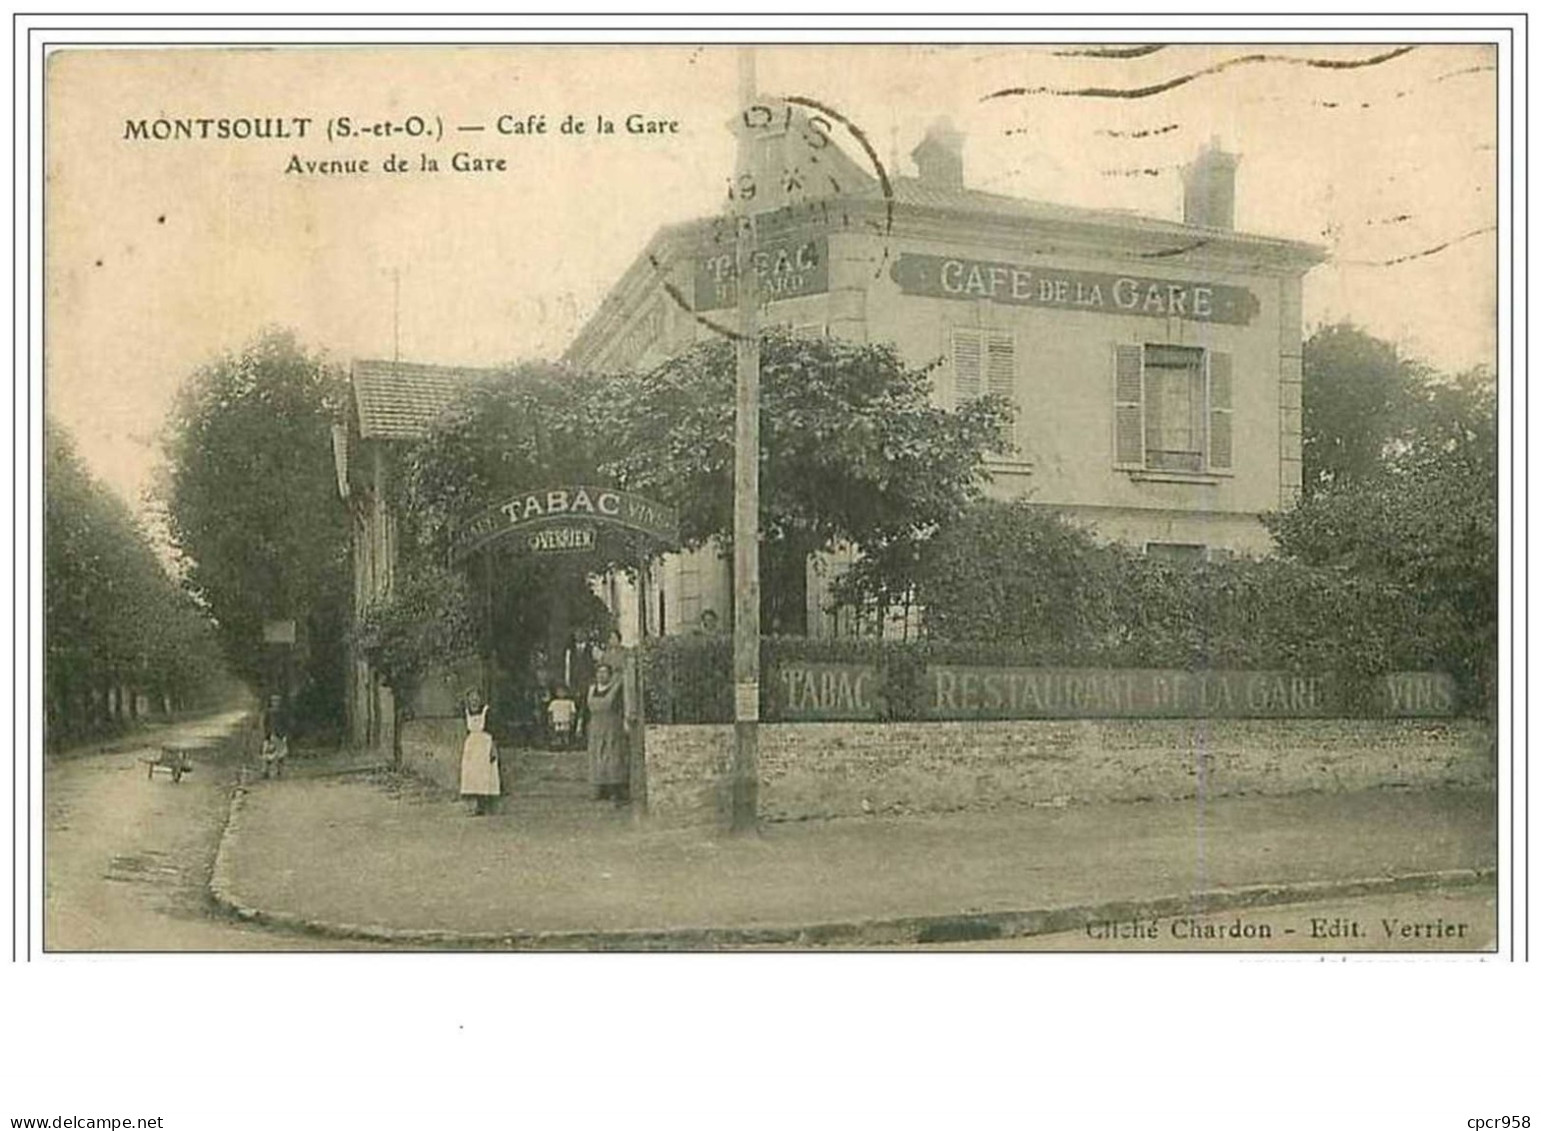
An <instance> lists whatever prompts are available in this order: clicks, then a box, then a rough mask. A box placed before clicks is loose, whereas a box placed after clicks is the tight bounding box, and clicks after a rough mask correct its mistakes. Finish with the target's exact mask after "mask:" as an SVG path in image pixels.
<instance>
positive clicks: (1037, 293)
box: [889, 253, 1259, 326]
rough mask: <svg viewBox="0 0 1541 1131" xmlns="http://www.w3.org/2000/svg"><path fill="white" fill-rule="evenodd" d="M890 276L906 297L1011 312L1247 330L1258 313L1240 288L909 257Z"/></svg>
mask: <svg viewBox="0 0 1541 1131" xmlns="http://www.w3.org/2000/svg"><path fill="white" fill-rule="evenodd" d="M889 273H890V274H891V275H892V276H893V280H894V282H896V283H898V284H899V290H900V291H901V292H903V293H904V294H907V295H925V296H927V297H929V298H951V299H960V300H964V301H975V300H978V299H982V298H983V299H990V300H992V301H994V302H1000V303H1006V304H1008V305H1015V306H1048V307H1055V308H1057V309H1061V310H1082V311H1088V312H1091V313H1095V314H1129V315H1139V316H1142V317H1147V318H1185V319H1187V320H1188V321H1190V322H1220V323H1225V324H1227V325H1232V326H1245V325H1246V324H1247V323H1249V322H1251V321H1252V319H1253V317H1255V316H1256V314H1257V312H1258V309H1259V307H1258V301H1257V296H1256V295H1254V294H1253V293H1252V292H1251V291H1249V290H1247V288H1245V287H1233V286H1229V285H1226V284H1223V283H1211V282H1206V281H1202V280H1193V279H1156V278H1151V277H1148V276H1144V275H1113V274H1106V273H1103V272H1097V271H1071V270H1068V269H1066V268H1063V267H1045V266H1040V265H1037V264H1034V265H1032V266H1028V265H1026V264H1021V263H998V262H993V261H990V260H984V259H962V258H956V257H948V256H942V255H911V254H908V253H906V254H904V255H901V256H899V258H898V259H897V260H895V261H894V265H893V267H892V268H890V271H889Z"/></svg>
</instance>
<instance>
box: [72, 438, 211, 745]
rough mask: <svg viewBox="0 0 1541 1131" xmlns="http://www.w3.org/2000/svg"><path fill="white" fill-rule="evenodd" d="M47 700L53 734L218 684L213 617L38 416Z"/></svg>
mask: <svg viewBox="0 0 1541 1131" xmlns="http://www.w3.org/2000/svg"><path fill="white" fill-rule="evenodd" d="M43 461H44V467H43V470H44V476H43V506H44V549H43V555H44V557H43V563H44V568H43V574H44V578H43V616H44V629H45V637H44V643H43V651H44V685H45V686H44V699H45V704H46V712H47V722H48V729H49V737H50V741H53V742H57V741H59V740H60V739H62V738H67V737H70V736H73V735H79V734H84V733H87V732H89V731H92V730H95V729H99V728H101V727H103V726H106V725H110V724H113V723H118V722H122V721H124V720H125V719H127V718H129V717H131V716H132V715H133V714H134V712H135V709H136V704H137V701H138V699H139V697H140V696H141V695H142V696H145V697H147V698H148V699H149V701H150V703H151V709H152V710H154V711H161V710H163V709H165V708H166V707H167V706H170V707H172V708H173V709H175V708H178V707H182V706H188V705H192V704H194V703H197V702H200V701H202V700H204V699H206V698H207V697H208V696H209V695H211V694H216V693H217V692H218V690H219V685H220V683H221V676H222V674H223V673H222V669H221V666H220V663H219V655H218V648H217V646H216V644H215V641H214V637H213V630H212V626H211V625H210V624H209V622H208V619H207V618H206V617H205V616H204V615H203V613H202V612H201V610H199V608H198V607H197V606H196V605H195V604H194V602H193V601H192V599H191V598H190V597H189V596H188V595H187V594H186V593H184V592H183V591H182V590H181V588H180V587H179V586H178V585H177V583H176V582H175V581H174V580H173V579H172V577H171V576H170V574H169V573H167V571H166V570H165V569H164V568H163V566H162V564H161V562H160V560H159V559H158V558H157V557H156V554H155V551H154V549H153V548H152V546H151V544H150V541H149V538H148V537H147V536H146V534H145V533H144V531H143V530H142V529H141V528H140V526H139V524H138V523H137V522H136V521H135V520H134V517H133V515H132V514H131V513H130V512H129V509H128V507H127V506H125V505H124V503H123V502H122V500H120V499H119V498H118V497H117V496H116V495H114V494H113V493H112V492H111V491H109V490H107V489H106V488H105V487H103V486H102V485H101V484H99V483H97V482H96V481H95V480H94V479H93V478H92V477H91V476H90V474H89V473H88V472H87V471H86V469H85V467H84V466H83V464H82V463H81V461H80V459H79V456H78V455H77V454H76V452H75V448H74V444H73V442H72V441H71V439H70V436H69V434H68V432H66V431H65V430H64V429H63V428H61V427H60V426H59V425H57V424H56V423H55V422H54V421H53V420H51V419H46V420H45V421H44V445H43Z"/></svg>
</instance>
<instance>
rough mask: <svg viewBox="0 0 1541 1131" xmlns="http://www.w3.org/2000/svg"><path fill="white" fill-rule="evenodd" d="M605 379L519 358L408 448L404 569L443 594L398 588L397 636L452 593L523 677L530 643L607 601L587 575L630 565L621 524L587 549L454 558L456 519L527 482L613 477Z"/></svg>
mask: <svg viewBox="0 0 1541 1131" xmlns="http://www.w3.org/2000/svg"><path fill="white" fill-rule="evenodd" d="M605 387H606V386H605V383H604V382H603V381H601V380H600V379H598V378H595V377H593V376H590V375H587V374H583V373H578V372H574V371H571V370H568V369H566V368H563V367H560V366H554V365H549V364H544V363H532V364H526V365H520V366H516V367H513V368H511V369H508V370H506V371H503V372H501V373H499V374H497V375H496V376H494V377H492V378H490V379H489V380H487V381H485V382H483V383H480V384H477V385H473V386H471V387H469V388H468V389H467V390H466V392H465V394H464V395H463V396H462V397H461V398H460V399H459V400H458V401H457V402H456V403H454V404H453V405H451V406H450V407H449V408H447V409H446V410H445V411H444V412H443V413H442V414H441V415H440V417H439V419H438V420H436V421H435V422H434V424H433V425H432V427H431V428H430V430H429V433H428V435H427V436H426V437H425V438H424V439H422V440H421V441H419V442H418V443H416V444H414V445H412V446H411V447H410V448H409V449H408V450H407V451H406V452H405V453H404V454H403V456H402V459H401V466H400V467H399V469H398V471H399V473H400V474H399V478H400V482H401V485H402V486H401V493H400V496H399V498H398V499H397V500H396V502H397V503H398V505H397V506H396V508H395V510H396V512H397V513H398V514H399V515H400V516H401V527H400V529H401V538H400V554H401V558H402V569H403V572H404V575H405V576H406V577H407V578H408V579H409V580H408V582H407V584H408V586H409V589H410V588H411V587H413V586H432V587H436V588H437V589H438V591H439V592H438V594H437V595H436V596H435V597H434V598H433V600H434V601H437V602H440V604H439V606H438V611H436V612H434V611H432V609H431V604H432V603H431V602H426V603H425V599H426V594H425V595H424V598H425V599H418V598H412V597H410V596H409V595H403V596H402V597H401V598H399V599H393V603H392V605H391V607H390V608H391V614H390V615H391V616H393V617H394V618H395V619H396V621H397V622H398V624H397V632H398V634H399V635H400V636H402V637H405V638H410V639H427V637H428V636H429V635H431V634H432V633H433V632H435V631H438V630H437V629H435V628H433V627H432V626H429V625H425V624H422V623H420V618H422V617H424V616H429V615H432V616H434V617H439V618H443V617H445V616H448V606H449V605H450V604H457V603H458V607H459V608H460V609H461V610H462V612H461V614H460V615H462V616H463V617H464V619H465V624H466V626H467V627H466V631H467V632H470V633H471V634H472V637H471V639H472V642H473V643H474V645H475V647H476V649H477V650H479V651H481V653H482V654H483V655H486V656H488V657H490V658H492V659H493V660H495V661H496V663H497V664H498V666H499V667H500V668H501V669H502V671H503V672H504V673H506V674H507V675H508V676H509V678H510V679H511V680H512V682H513V683H514V684H516V685H520V686H522V685H524V684H527V683H529V682H530V681H531V680H532V679H533V670H532V669H531V667H530V665H531V662H532V657H533V653H534V652H535V651H537V650H553V649H557V648H560V647H562V646H563V644H564V642H565V641H566V639H567V637H568V636H569V635H570V634H573V633H576V632H584V631H589V630H593V629H595V628H598V627H599V626H600V622H601V620H602V619H603V617H604V615H605V614H604V610H603V607H602V606H601V605H600V603H599V602H598V600H597V599H596V598H595V597H594V596H593V594H592V593H591V592H590V590H589V588H588V582H587V578H588V576H589V575H591V574H596V573H602V572H604V571H606V570H609V569H623V570H624V569H634V568H636V566H637V565H638V563H639V562H640V561H641V559H642V556H643V555H644V553H646V550H645V548H644V547H643V546H642V544H641V543H640V542H639V541H638V540H637V539H636V538H634V537H632V536H630V535H628V534H625V533H622V532H614V531H609V532H604V533H602V534H601V535H600V536H599V538H598V539H597V546H596V549H595V551H594V552H592V553H582V554H562V555H557V556H555V557H539V556H532V555H529V554H520V553H515V552H513V551H512V550H511V549H510V548H508V547H506V546H504V547H497V546H494V547H489V548H488V549H486V550H484V551H479V552H477V553H475V554H473V555H471V556H470V557H469V558H467V559H465V560H463V561H460V562H458V563H456V565H455V566H454V567H453V568H451V567H450V566H449V563H450V561H451V556H452V553H451V552H452V549H453V547H454V543H455V535H456V532H457V530H458V529H459V528H460V526H461V525H462V524H463V523H464V522H465V521H466V520H467V519H469V518H471V517H472V516H474V515H476V514H478V513H479V512H480V511H482V510H484V509H485V508H487V507H490V506H495V505H498V504H500V503H503V502H505V501H506V500H507V499H509V498H510V497H512V496H514V495H516V494H519V493H520V492H524V491H538V490H543V489H545V488H548V487H554V486H558V485H573V484H594V485H604V484H605V483H607V482H610V479H609V477H608V476H607V475H606V474H605V473H604V472H603V471H602V465H603V463H604V457H605V453H606V451H607V450H608V449H607V444H608V439H609V438H608V436H607V433H606V432H605V430H604V427H603V425H602V424H601V422H600V420H599V418H598V412H599V408H598V406H599V405H600V404H601V403H602V399H603V396H604V389H605ZM457 647H458V644H457ZM416 674H420V672H419V673H416ZM392 686H397V685H395V684H393V685H392Z"/></svg>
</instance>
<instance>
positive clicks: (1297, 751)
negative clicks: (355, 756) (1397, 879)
mask: <svg viewBox="0 0 1541 1131" xmlns="http://www.w3.org/2000/svg"><path fill="white" fill-rule="evenodd" d="M732 746H733V728H732V727H731V726H652V727H649V728H648V735H647V759H648V800H649V806H650V809H651V812H652V814H653V815H654V816H655V817H657V818H659V819H660V820H663V821H666V822H670V823H698V822H701V823H704V822H710V821H712V820H715V819H716V813H717V811H718V807H719V805H720V802H721V796H720V792H719V791H720V790H721V789H722V788H723V787H724V786H725V780H724V779H725V777H726V775H725V772H724V771H725V769H726V767H727V765H728V763H729V761H730V759H731V757H732ZM759 749H760V813H761V815H762V817H763V818H764V819H766V820H769V821H795V820H807V819H817V818H829V817H851V816H860V815H862V814H866V813H884V814H901V813H947V812H958V811H987V810H992V809H1003V808H1010V807H1020V806H1039V805H1049V806H1058V805H1072V804H1091V803H1097V802H1109V801H1144V800H1177V799H1182V798H1188V797H1193V796H1196V795H1197V794H1199V793H1200V792H1201V791H1202V792H1204V793H1206V794H1208V795H1209V796H1214V797H1222V796H1237V795H1242V794H1284V793H1300V792H1310V791H1328V792H1338V791H1348V790H1356V789H1373V788H1381V787H1406V788H1424V787H1429V786H1437V785H1445V784H1455V785H1465V786H1481V785H1487V784H1491V783H1492V782H1493V781H1494V772H1495V765H1494V746H1493V738H1492V733H1491V732H1490V731H1489V730H1488V729H1487V728H1485V727H1484V726H1483V725H1482V724H1480V723H1478V722H1473V721H1469V720H1456V721H1450V722H1430V721H1427V720H1422V721H1420V720H1396V721H1387V720H1337V719H1332V720H1323V719H1309V720H1247V719H1229V720H1207V721H1206V720H1180V719H1159V720H1157V719H1149V720H1116V721H1115V720H1108V721H1102V720H1077V721H1012V722H985V723H979V722H968V723H945V722H932V723H791V724H767V725H763V726H761V728H760V747H759Z"/></svg>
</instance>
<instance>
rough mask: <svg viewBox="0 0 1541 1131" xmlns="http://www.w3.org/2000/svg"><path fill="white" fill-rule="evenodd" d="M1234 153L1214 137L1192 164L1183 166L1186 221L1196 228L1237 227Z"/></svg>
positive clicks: (1184, 217)
mask: <svg viewBox="0 0 1541 1131" xmlns="http://www.w3.org/2000/svg"><path fill="white" fill-rule="evenodd" d="M1240 160H1241V158H1240V157H1238V156H1237V155H1236V154H1234V153H1227V152H1225V150H1223V149H1221V148H1220V139H1219V138H1218V137H1212V138H1210V139H1209V145H1208V146H1206V147H1205V148H1204V149H1203V150H1201V151H1200V152H1199V155H1198V156H1197V157H1195V158H1194V159H1193V161H1192V163H1191V164H1188V165H1185V166H1183V223H1184V224H1190V225H1192V226H1193V227H1196V228H1222V229H1224V230H1226V231H1231V230H1232V229H1234V228H1235V227H1236V164H1237V162H1239V161H1240Z"/></svg>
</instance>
